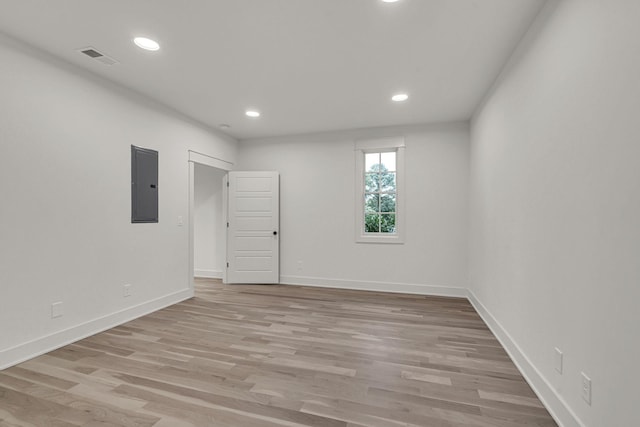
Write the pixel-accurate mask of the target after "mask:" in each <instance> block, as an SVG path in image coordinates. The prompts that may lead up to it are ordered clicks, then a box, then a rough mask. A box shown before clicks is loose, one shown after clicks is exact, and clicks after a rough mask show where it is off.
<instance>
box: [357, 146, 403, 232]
mask: <svg viewBox="0 0 640 427" xmlns="http://www.w3.org/2000/svg"><path fill="white" fill-rule="evenodd" d="M354 145H355V151H354V152H355V172H356V174H355V179H356V185H355V189H356V194H355V214H354V218H355V241H356V243H384V244H403V243H404V239H405V235H406V232H405V229H406V222H405V220H404V219H405V216H404V211H405V198H406V191H405V187H404V185H405V184H404V183H405V179H404V177H405V173H406V172H405V152H404V150H405V144H404V137H394V138H383V139H362V140H357V141H355V144H354ZM385 149H390V150H393V151H395V152H396V213H395V215H396V227H397V231H396V233H394V234H390V233H389V234H383V233H365V232H364V194H365V188H364V173H365V170H364V169H365V164H364V153H366V152H368V151H373V152H379V151H384V150H385Z"/></svg>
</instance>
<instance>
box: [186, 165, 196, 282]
mask: <svg viewBox="0 0 640 427" xmlns="http://www.w3.org/2000/svg"><path fill="white" fill-rule="evenodd" d="M188 163H189V211H188V215H189V218H188V220H189V224H187V226H188V227H189V230H188V232H189V243H188V245H189V246H188V248H187V252H188V254H189V269H188V271H187V274H188V277H187V283H188V286H189V289H194V283H193V276H194V275H195V273H194V262H195V261H194V260H195V243H194V242H195V240H194V226H195V221H194V218H195V212H196V209H195V200H196V196H195V194H196V189H195V186H196V165H195V163H194V162H188Z"/></svg>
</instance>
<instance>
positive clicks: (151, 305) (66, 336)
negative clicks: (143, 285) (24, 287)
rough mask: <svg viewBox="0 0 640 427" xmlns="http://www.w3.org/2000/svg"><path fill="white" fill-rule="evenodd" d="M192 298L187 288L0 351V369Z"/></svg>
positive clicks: (191, 290)
mask: <svg viewBox="0 0 640 427" xmlns="http://www.w3.org/2000/svg"><path fill="white" fill-rule="evenodd" d="M192 297H193V289H184V290H181V291H178V292H174V293H172V294H169V295H165V296H163V297H160V298H156V299H154V300H151V301H147V302H143V303H141V304H139V305H136V306H133V307H129V308H125V309H123V310H120V311H117V312H115V313H111V314H107V315H105V316H102V317H98V318H96V319H93V320H90V321H88V322H85V323H82V324H80V325H76V326H72V327H70V328H68V329H64V330H62V331H58V332H54V333H52V334H50V335H46V336H43V337H40V338H36V339H34V340H32V341H28V342H25V343H22V344H19V345H17V346H15V347H11V348H8V349H5V350H2V351H0V370H3V369H6V368H9V367H11V366H14V365H17V364H18V363H22V362H24V361H26V360H29V359H32V358H34V357H37V356H40V355H42V354H45V353H48V352H50V351H53V350H55V349H57V348H60V347H64V346H65V345H69V344H71V343H74V342H76V341H78V340H81V339H83V338H86V337H89V336H91V335H95V334H97V333H99V332H103V331H106V330H107V329H111V328H114V327H116V326H119V325H122V324H123V323H126V322H129V321H131V320H134V319H137V318H138V317H142V316H145V315H147V314H150V313H153V312H154V311H158V310H160V309H163V308H165V307H168V306H170V305H174V304H177V303H179V302H181V301H184V300H187V299H189V298H192Z"/></svg>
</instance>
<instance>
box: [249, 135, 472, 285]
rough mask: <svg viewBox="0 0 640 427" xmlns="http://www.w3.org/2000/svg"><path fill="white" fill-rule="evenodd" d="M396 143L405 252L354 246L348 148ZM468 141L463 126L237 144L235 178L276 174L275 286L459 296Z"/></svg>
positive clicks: (463, 276)
mask: <svg viewBox="0 0 640 427" xmlns="http://www.w3.org/2000/svg"><path fill="white" fill-rule="evenodd" d="M397 135H404V136H405V141H406V191H407V198H406V212H407V213H406V221H407V235H406V243H405V244H403V245H388V244H386V245H385V244H371V243H355V229H354V227H355V169H354V168H355V153H354V140H355V139H357V138H369V137H371V138H373V137H382V136H397ZM468 141H469V136H468V127H467V125H466V124H450V125H440V126H423V127H404V128H381V129H370V130H364V131H353V132H337V133H326V134H313V135H302V136H291V137H286V138H272V139H265V140H250V141H242V142H241V144H240V151H239V154H238V158H239V163H238V168H239V169H240V170H276V171H279V172H280V174H281V179H280V188H281V196H280V200H281V201H280V209H281V210H280V212H281V214H280V236H281V240H280V242H281V247H280V256H281V262H280V268H281V281H282V282H284V283H299V284H314V285H327V286H337V287H351V288H366V289H385V290H392V291H402V292H418V293H421V292H426V293H445V294H452V293H453V294H463V293H464V292H465V291H463V289H461V288H466V286H467V244H468V242H467V200H468V192H467V188H468V151H469V144H468ZM299 261H300V262H301V265H300V264H298V262H299Z"/></svg>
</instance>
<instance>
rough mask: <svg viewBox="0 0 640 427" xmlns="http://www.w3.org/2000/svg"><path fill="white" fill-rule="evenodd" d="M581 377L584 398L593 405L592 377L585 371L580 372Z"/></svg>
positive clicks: (581, 392)
mask: <svg viewBox="0 0 640 427" xmlns="http://www.w3.org/2000/svg"><path fill="white" fill-rule="evenodd" d="M580 378H581V380H582V387H581V390H580V394H582V399H583V400H584V401H585V402H587V404H588V405H589V406H591V378H589V377H588V376H587V375H586V374H585V373H584V372H580Z"/></svg>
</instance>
